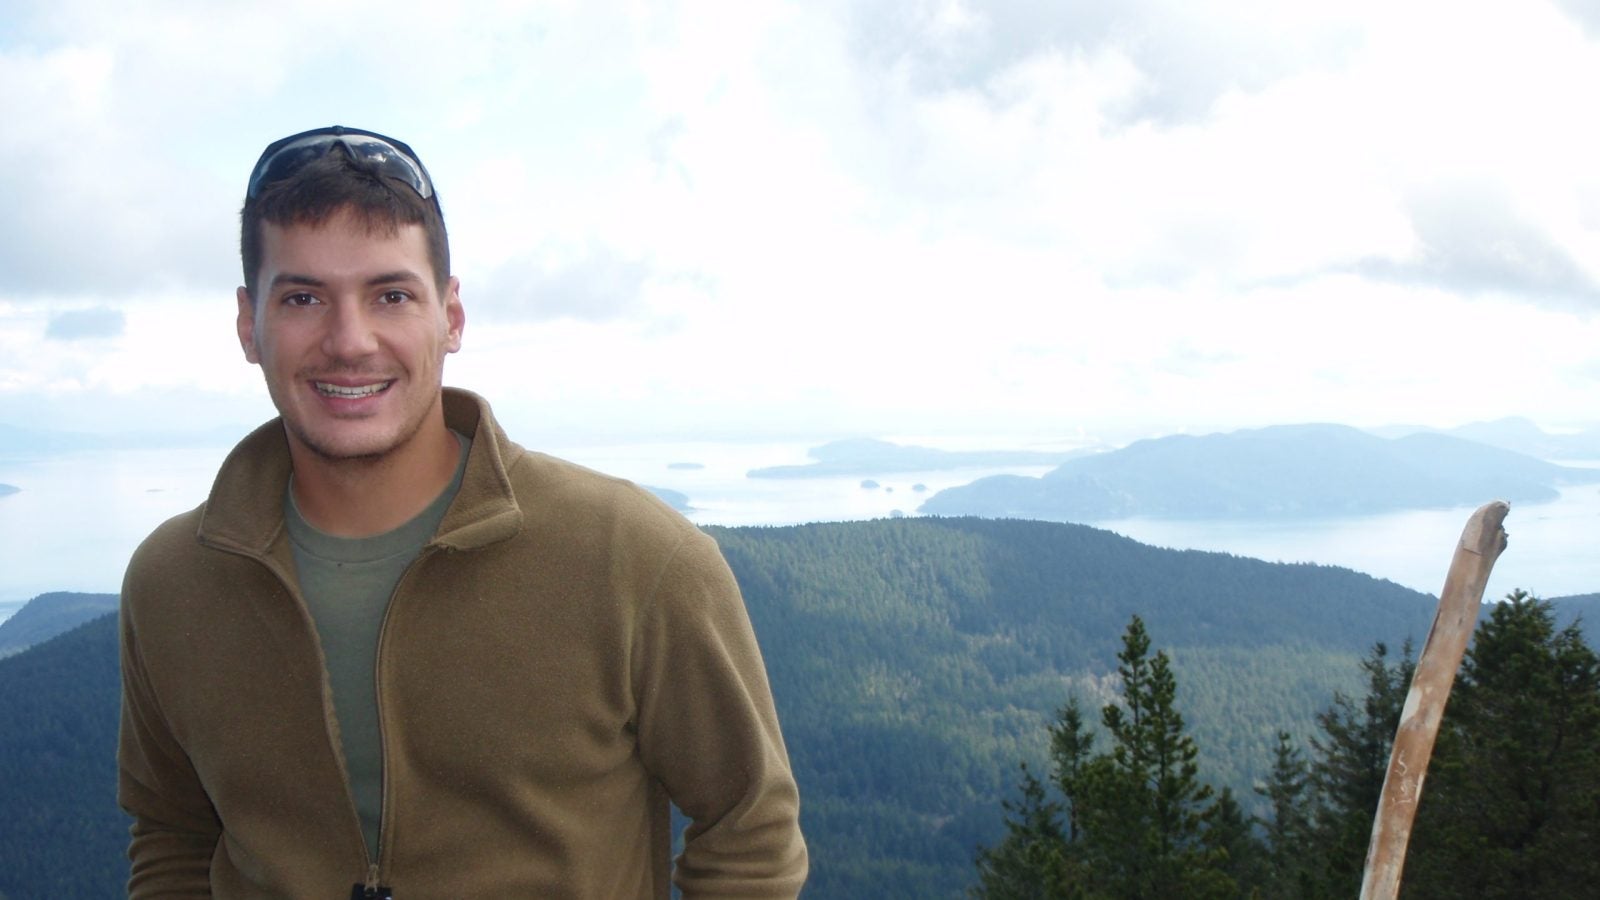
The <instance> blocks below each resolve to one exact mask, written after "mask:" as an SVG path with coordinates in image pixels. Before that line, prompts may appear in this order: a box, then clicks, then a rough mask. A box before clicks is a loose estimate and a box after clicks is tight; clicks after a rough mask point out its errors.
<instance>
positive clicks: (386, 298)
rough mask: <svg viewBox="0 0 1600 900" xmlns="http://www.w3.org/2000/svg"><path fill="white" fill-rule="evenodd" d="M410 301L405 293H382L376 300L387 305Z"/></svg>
mask: <svg viewBox="0 0 1600 900" xmlns="http://www.w3.org/2000/svg"><path fill="white" fill-rule="evenodd" d="M410 299H411V295H410V294H408V293H406V292H405V291H384V292H383V294H382V295H381V296H379V298H378V300H379V301H380V302H383V303H389V304H395V303H404V302H406V301H407V300H410Z"/></svg>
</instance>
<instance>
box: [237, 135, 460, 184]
mask: <svg viewBox="0 0 1600 900" xmlns="http://www.w3.org/2000/svg"><path fill="white" fill-rule="evenodd" d="M334 147H343V148H344V151H345V152H346V153H348V154H349V155H350V158H351V159H352V160H356V161H358V162H364V163H368V164H371V165H373V166H375V167H376V168H377V170H378V172H379V173H380V174H383V175H388V176H390V177H392V178H398V179H400V180H401V181H403V182H405V183H406V184H409V185H411V189H412V190H414V191H416V192H417V195H418V196H420V197H421V198H422V199H424V200H427V199H429V198H431V197H433V181H432V180H431V179H429V178H428V170H427V169H424V168H423V167H422V160H419V159H417V154H416V153H415V152H414V151H412V149H411V148H410V147H408V146H406V145H405V144H404V143H402V142H400V141H397V140H395V139H394V138H391V137H384V136H383V135H381V134H377V133H376V132H372V131H363V130H361V129H360V128H346V127H344V126H343V125H334V126H331V127H328V128H313V129H312V130H310V131H302V132H300V133H299V134H291V135H289V136H288V137H286V138H283V139H281V140H276V141H273V142H272V143H271V144H268V145H267V149H265V150H263V151H262V152H261V158H260V159H258V160H256V167H255V168H254V169H253V170H251V172H250V185H249V187H248V188H246V190H245V197H246V198H247V199H249V200H254V199H256V198H257V197H258V196H260V194H261V190H262V189H263V188H265V187H266V186H267V185H269V184H272V183H273V182H277V181H282V180H284V179H285V178H289V177H292V176H293V175H294V173H296V172H298V171H300V170H301V169H303V168H305V167H306V165H307V164H308V163H311V162H313V161H315V160H318V159H321V158H322V157H324V156H327V155H328V154H329V153H331V152H332V151H333V148H334ZM434 202H435V203H437V202H438V201H437V200H435V201H434Z"/></svg>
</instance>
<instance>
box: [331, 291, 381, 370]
mask: <svg viewBox="0 0 1600 900" xmlns="http://www.w3.org/2000/svg"><path fill="white" fill-rule="evenodd" d="M322 341H323V346H322V352H324V353H326V354H327V355H328V357H329V358H330V359H343V360H352V359H361V358H363V357H367V356H371V355H372V354H373V353H376V352H377V350H378V336H377V332H376V331H375V330H374V328H373V322H372V317H371V314H370V313H369V311H368V310H367V308H366V305H365V304H363V303H361V302H359V301H352V302H339V303H335V304H334V305H333V314H332V315H331V316H329V317H328V327H327V330H326V331H325V332H324V334H323V339H322Z"/></svg>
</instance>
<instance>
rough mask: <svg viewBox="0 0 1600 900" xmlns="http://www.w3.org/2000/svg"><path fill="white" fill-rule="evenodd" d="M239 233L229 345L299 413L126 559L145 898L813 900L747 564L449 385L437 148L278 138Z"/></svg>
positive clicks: (127, 702)
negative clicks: (539, 444)
mask: <svg viewBox="0 0 1600 900" xmlns="http://www.w3.org/2000/svg"><path fill="white" fill-rule="evenodd" d="M241 219H242V222H241V236H240V246H241V255H242V257H243V264H244V281H245V284H244V286H242V287H240V288H239V289H238V292H237V302H238V319H237V329H238V339H239V342H240V344H241V346H242V348H243V350H244V355H245V358H246V359H248V360H249V361H250V362H252V363H255V364H257V365H259V366H260V367H261V370H262V374H263V375H264V377H265V379H266V383H267V388H268V391H269V393H270V394H271V396H272V400H273V403H274V405H275V406H276V407H277V409H278V412H279V418H278V419H275V420H273V421H272V422H269V423H267V424H266V425H263V426H262V427H261V428H260V429H257V430H256V431H255V432H254V433H252V434H251V435H249V436H248V437H246V438H245V439H244V440H243V441H242V442H241V443H240V444H239V446H238V447H237V448H235V449H234V451H233V453H232V454H230V455H229V457H228V459H227V460H226V461H225V462H224V463H223V465H222V468H221V471H220V472H219V473H218V475H217V479H216V483H215V486H214V487H213V489H212V492H211V495H210V497H209V498H208V499H207V500H206V502H205V503H204V504H202V505H201V506H200V507H199V508H197V509H195V510H193V511H192V512H189V513H186V514H184V515H182V516H179V517H177V518H175V519H173V520H171V521H169V522H167V523H165V524H164V525H162V526H161V527H160V528H159V529H157V530H156V532H155V533H154V534H152V535H151V536H150V537H149V538H148V539H147V540H146V541H145V542H144V544H143V545H141V547H140V548H139V550H138V551H137V552H136V553H135V555H134V558H133V561H132V562H131V563H130V565H129V568H128V573H127V576H126V580H125V582H124V585H123V592H122V602H123V606H122V665H123V710H122V731H121V745H120V749H119V753H118V762H119V769H120V782H119V800H120V802H121V804H122V805H123V807H124V808H125V809H126V810H127V811H128V812H129V813H130V814H131V815H132V816H133V818H134V824H133V827H132V841H131V843H130V847H129V857H130V859H131V860H132V874H131V878H130V881H129V894H130V896H132V897H136V898H142V897H178V896H183V897H219V898H232V897H288V898H308V900H309V898H326V897H339V896H349V897H394V898H399V900H413V898H478V897H495V898H500V897H597V898H612V897H666V896H668V895H669V892H670V885H671V883H673V882H675V883H676V884H677V885H678V886H679V887H681V888H682V890H683V892H684V894H685V896H688V897H696V896H707V897H710V896H718V897H790V896H794V895H795V894H797V893H798V891H799V889H800V885H801V883H802V882H803V881H804V879H805V873H806V852H805V845H804V842H803V841H802V839H801V837H800V832H799V827H798V803H799V801H798V795H797V792H796V788H795V784H794V780H793V777H792V775H791V774H790V769H789V762H788V758H787V755H786V752H785V750H784V746H783V740H782V737H781V735H780V733H779V730H778V722H777V716H776V713H775V712H774V709H773V705H772V698H771V695H770V693H769V691H768V687H767V680H766V674H765V671H764V669H763V666H762V662H761V657H760V653H759V651H758V649H757V647H756V643H755V637H754V635H753V633H752V631H751V628H750V624H749V620H748V617H747V615H746V613H745V610H744V606H743V603H742V601H741V599H740V596H739V591H738V588H737V586H736V585H735V583H734V581H733V578H732V575H731V574H730V573H729V571H728V568H727V565H726V564H725V563H724V562H723V560H722V557H721V555H720V554H719V553H718V551H717V549H716V545H715V544H714V543H713V542H712V541H711V540H710V539H709V538H708V537H706V536H705V535H704V534H702V533H700V532H699V531H698V530H696V529H695V528H694V527H693V526H692V525H690V524H689V523H688V522H686V521H685V520H684V519H683V518H682V517H681V516H678V515H677V514H676V513H674V512H672V511H671V510H670V509H668V508H666V507H665V506H664V505H662V504H661V503H660V502H658V501H656V500H655V498H653V497H651V496H650V495H649V494H648V493H647V492H645V491H643V490H641V489H639V488H637V487H635V486H634V485H631V484H629V483H627V482H624V481H621V480H618V479H613V478H608V477H605V476H602V475H598V474H596V473H593V472H590V471H588V470H585V469H582V468H580V467H578V466H574V465H572V464H570V463H565V462H562V461H560V460H557V459H554V458H551V457H548V456H545V455H542V454H539V453H533V452H529V451H527V450H524V449H523V448H522V447H520V446H518V445H517V444H516V443H513V442H512V441H511V440H509V439H508V438H507V437H506V435H505V434H504V432H503V431H501V429H500V428H499V426H498V425H497V424H496V423H495V421H494V418H493V415H492V413H491V411H490V409H489V406H488V404H487V402H486V401H484V400H483V399H482V398H479V397H477V396H475V395H473V394H469V393H466V392H464V391H458V390H454V389H446V388H444V387H443V386H442V372H443V366H444V360H445V357H446V356H447V355H448V354H450V353H453V352H455V351H456V350H458V349H460V347H461V336H462V330H463V327H464V325H465V320H466V317H465V314H464V311H463V308H462V304H461V296H460V287H459V283H458V282H457V280H456V278H455V277H454V276H452V275H451V274H450V258H449V246H448V241H447V239H446V235H445V229H444V221H443V217H442V214H441V212H440V208H439V204H438V199H437V197H436V196H435V195H434V191H433V184H432V181H431V180H430V178H429V176H428V173H427V171H426V169H424V168H423V166H422V164H421V162H420V161H419V160H418V159H417V157H416V155H415V154H414V153H413V152H412V151H411V149H410V148H409V147H407V146H406V145H405V144H403V143H401V142H399V141H395V140H393V139H390V138H385V137H383V136H381V135H377V134H374V133H371V132H365V131H360V130H358V129H348V128H327V129H318V130H315V131H310V132H305V133H303V134H298V135H293V136H291V137H288V138H284V139H283V140H281V141H278V142H275V143H274V144H272V145H271V146H269V147H268V148H267V150H266V152H265V153H263V154H262V157H261V159H260V161H259V162H258V163H257V164H256V168H255V170H254V171H253V172H252V174H251V177H250V181H249V186H248V188H247V191H246V199H245V204H244V209H243V212H242V214H241ZM526 377H529V378H534V377H539V375H538V373H533V372H530V373H527V374H526ZM669 801H670V802H672V803H675V804H676V805H677V806H678V807H680V808H681V809H682V810H683V811H684V813H685V814H686V815H687V816H688V817H689V819H690V820H691V823H690V826H689V828H688V831H687V833H686V834H685V840H684V846H683V852H682V853H681V855H679V857H678V858H677V860H676V865H675V866H673V864H672V860H671V859H670V855H671V851H670V847H671V834H670V825H669V814H668V803H669Z"/></svg>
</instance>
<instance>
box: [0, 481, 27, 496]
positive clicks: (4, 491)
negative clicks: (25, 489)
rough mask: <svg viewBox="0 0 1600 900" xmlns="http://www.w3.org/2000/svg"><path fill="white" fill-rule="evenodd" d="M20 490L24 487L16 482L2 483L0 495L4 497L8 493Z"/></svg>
mask: <svg viewBox="0 0 1600 900" xmlns="http://www.w3.org/2000/svg"><path fill="white" fill-rule="evenodd" d="M20 490H22V488H19V487H17V486H16V485H14V484H4V483H0V497H4V496H5V495H7V494H15V493H17V492H18V491H20Z"/></svg>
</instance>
